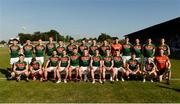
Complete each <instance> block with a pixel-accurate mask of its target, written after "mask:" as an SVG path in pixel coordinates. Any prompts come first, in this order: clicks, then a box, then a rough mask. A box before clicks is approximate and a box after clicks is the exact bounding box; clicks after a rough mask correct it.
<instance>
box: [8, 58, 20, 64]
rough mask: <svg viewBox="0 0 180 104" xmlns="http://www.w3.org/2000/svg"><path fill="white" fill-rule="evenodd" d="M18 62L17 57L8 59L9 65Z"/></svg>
mask: <svg viewBox="0 0 180 104" xmlns="http://www.w3.org/2000/svg"><path fill="white" fill-rule="evenodd" d="M18 61H19V57H17V58H11V59H10V64H11V65H12V64H14V63H16V62H18Z"/></svg>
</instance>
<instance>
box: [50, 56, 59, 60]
mask: <svg viewBox="0 0 180 104" xmlns="http://www.w3.org/2000/svg"><path fill="white" fill-rule="evenodd" d="M50 60H52V61H58V60H59V58H58V57H51V58H50Z"/></svg>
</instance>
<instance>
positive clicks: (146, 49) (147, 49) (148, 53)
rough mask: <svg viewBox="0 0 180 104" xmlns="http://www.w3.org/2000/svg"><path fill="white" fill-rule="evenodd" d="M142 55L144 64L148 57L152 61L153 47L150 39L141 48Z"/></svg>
mask: <svg viewBox="0 0 180 104" xmlns="http://www.w3.org/2000/svg"><path fill="white" fill-rule="evenodd" d="M143 55H144V62H146V61H147V58H148V57H150V58H151V59H152V60H154V55H155V46H154V45H153V44H152V40H151V39H148V40H147V43H146V44H145V45H144V46H143Z"/></svg>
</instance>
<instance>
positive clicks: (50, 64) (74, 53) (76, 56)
mask: <svg viewBox="0 0 180 104" xmlns="http://www.w3.org/2000/svg"><path fill="white" fill-rule="evenodd" d="M58 44H59V45H58V46H57V47H56V45H55V44H54V43H53V38H52V37H50V38H49V43H47V44H46V46H44V45H43V44H42V40H41V39H40V40H39V41H38V44H37V45H36V46H34V47H33V45H31V42H30V41H29V40H27V42H26V44H25V45H24V46H23V47H22V48H20V47H19V46H18V45H17V40H13V44H12V45H11V46H10V56H11V59H10V63H11V65H12V69H13V70H12V76H15V77H16V79H17V80H19V79H20V75H21V74H25V75H26V76H27V80H28V76H29V75H30V74H31V76H32V77H33V79H34V80H35V79H36V76H37V75H36V74H39V75H40V79H41V80H47V76H48V72H54V79H58V80H57V83H59V82H61V76H60V75H61V74H60V72H63V71H64V72H65V77H64V82H65V83H66V82H67V77H68V76H69V80H72V71H75V72H76V77H75V79H76V80H77V79H78V77H79V78H80V80H82V74H84V80H87V74H88V73H89V72H91V78H92V83H95V79H94V73H95V72H99V82H100V83H102V81H105V79H106V78H105V77H106V72H109V73H110V74H111V77H110V80H111V81H112V82H113V81H114V80H118V71H120V72H121V80H122V81H124V79H123V77H124V76H127V77H128V78H129V75H137V74H143V75H144V80H143V81H144V82H145V77H146V75H150V76H154V77H157V76H158V77H159V81H162V75H163V74H164V73H166V72H170V67H171V64H170V61H169V59H168V56H169V55H170V49H169V47H168V45H166V44H165V40H164V39H161V41H160V45H159V46H158V47H155V46H154V45H153V44H152V43H151V39H148V40H147V43H146V44H145V45H143V46H142V45H141V44H140V41H139V39H136V40H135V44H134V45H132V44H131V43H129V39H128V38H125V43H124V44H122V45H121V44H119V43H118V39H115V40H114V43H113V44H111V45H108V43H107V41H104V42H103V45H101V46H100V47H99V46H98V45H97V44H96V40H93V41H92V45H91V46H90V47H88V46H86V41H85V40H82V44H81V45H80V46H77V45H75V44H74V40H73V39H71V40H70V44H69V45H67V46H65V45H64V44H63V42H62V41H59V42H58ZM19 53H20V55H19ZM33 54H34V55H35V57H34V58H33ZM45 54H46V59H44V55H45ZM142 56H143V58H142ZM142 59H144V61H142ZM44 60H45V62H44ZM143 62H144V65H143V66H144V67H143V69H141V65H142V63H143ZM101 76H102V78H101ZM169 78H170V75H169ZM151 81H153V80H151Z"/></svg>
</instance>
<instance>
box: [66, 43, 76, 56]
mask: <svg viewBox="0 0 180 104" xmlns="http://www.w3.org/2000/svg"><path fill="white" fill-rule="evenodd" d="M74 48H77V46H76V45H74V44H69V45H68V46H67V53H68V54H72V53H73V49H74Z"/></svg>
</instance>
